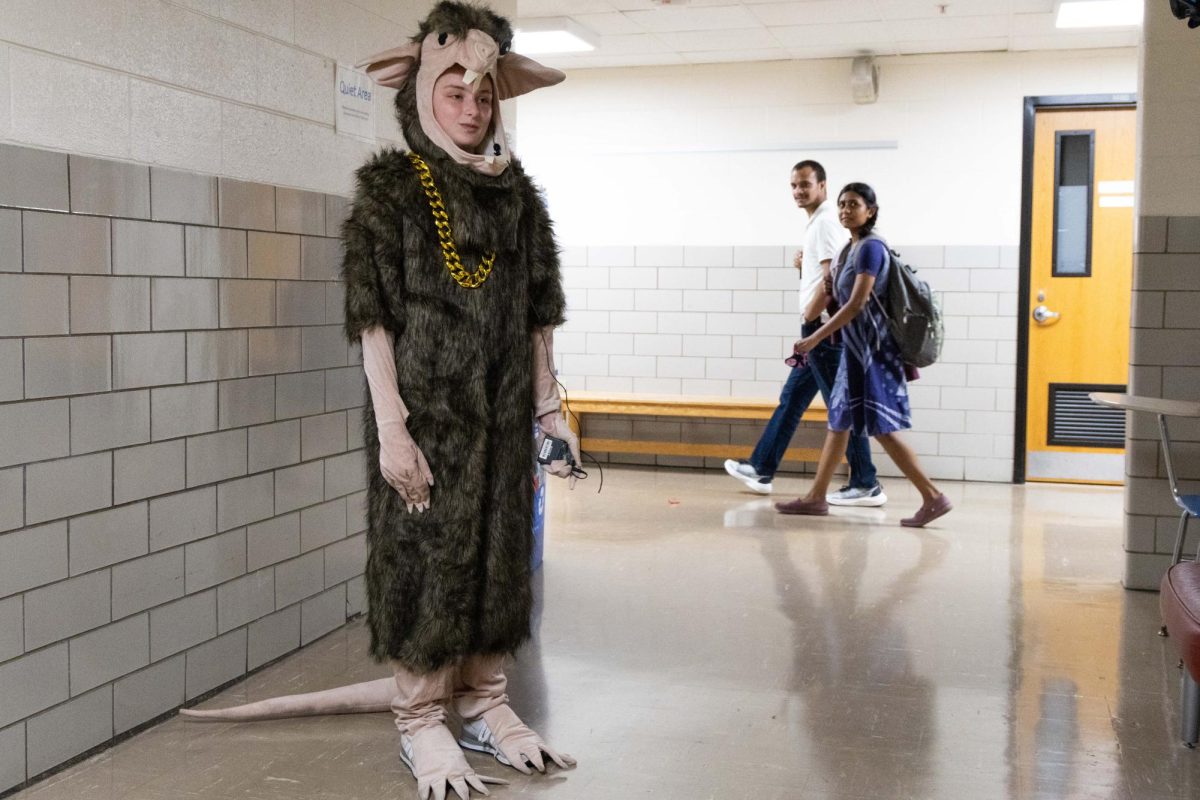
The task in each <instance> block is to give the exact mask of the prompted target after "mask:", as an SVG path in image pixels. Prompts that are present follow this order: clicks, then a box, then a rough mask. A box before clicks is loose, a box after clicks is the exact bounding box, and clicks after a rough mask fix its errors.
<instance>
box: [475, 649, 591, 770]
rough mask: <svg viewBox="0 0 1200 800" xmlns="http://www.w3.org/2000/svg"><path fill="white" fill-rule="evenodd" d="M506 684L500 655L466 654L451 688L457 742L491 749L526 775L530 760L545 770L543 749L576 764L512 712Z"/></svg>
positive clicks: (554, 757)
mask: <svg viewBox="0 0 1200 800" xmlns="http://www.w3.org/2000/svg"><path fill="white" fill-rule="evenodd" d="M507 687H508V678H507V677H505V675H504V657H503V656H497V655H489V656H468V657H467V659H466V660H465V661H463V664H462V669H461V670H460V672H459V681H458V687H457V688H456V690H455V692H454V708H455V710H456V711H457V712H458V713H459V715H460V716H462V719H463V732H462V736H461V737H460V738H459V740H458V743H459V744H461V745H462V746H463V747H468V748H470V749H472V750H479V751H480V752H483V753H491V754H492V755H493V756H495V757H496V760H497V761H499V762H500V763H501V764H504V765H506V766H510V767H513V768H514V769H516V770H519V771H521V772H523V773H525V774H526V775H528V774H530V773H531V772H532V770H531V769H530V768H529V766H528V765H529V764H532V765H533V767H534V768H535V769H537V770H538V772H545V771H546V766H545V762H544V761H543V759H542V754H543V753H545V754H546V755H547V756H549V757H550V758H551V759H552V760H553V761H554V763H555V764H558V766H560V767H562V768H563V769H567V768H568V767H573V766H575V759H573V758H571V757H570V756H569V755H567V754H566V753H559V752H556V751H555V750H554V749H553V748H551V747H550V746H549V745H548V744H546V743H545V742H544V741H542V737H540V736H538V735H537V733H535V732H534V731H533V730H531V729H530V728H529V727H528V726H527V725H525V723H524V722H522V721H521V719H520V717H518V716H517V715H516V714H515V713H514V712H513V710H512V709H511V708H510V707H509V705H508V695H507V694H505V689H506V688H507Z"/></svg>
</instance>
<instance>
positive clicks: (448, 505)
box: [342, 3, 565, 672]
mask: <svg viewBox="0 0 1200 800" xmlns="http://www.w3.org/2000/svg"><path fill="white" fill-rule="evenodd" d="M443 9H446V10H445V11H443ZM426 26H428V30H427V29H426ZM470 28H477V29H480V30H483V31H485V32H488V33H490V34H491V35H492V37H493V38H494V39H495V40H496V41H497V42H506V41H509V40H511V38H512V31H511V29H510V28H509V26H508V23H507V22H506V21H505V20H503V18H500V17H498V16H496V15H495V14H493V13H492V12H490V11H486V10H484V9H480V8H477V7H473V6H463V5H460V4H446V3H444V4H442V5H441V6H439V7H438V9H436V10H435V13H434V14H432V15H431V16H430V18H429V19H428V20H427V22H426V24H425V25H423V26H422V31H421V33H420V34H418V38H420V37H423V36H424V35H425V34H426V33H428V32H429V31H430V30H434V31H448V32H450V33H452V34H455V33H459V32H460V31H462V32H465V31H466V30H467V29H470ZM415 83H416V82H415V81H412V80H410V81H407V82H406V83H405V84H404V86H403V87H402V88H401V90H400V92H399V94H398V95H397V97H396V111H397V116H398V118H399V120H400V123H401V125H402V128H403V131H404V136H405V140H406V141H407V143H408V146H409V148H410V149H411V150H412V151H413V152H415V153H417V154H419V155H420V156H421V157H422V158H424V159H425V161H426V162H427V163H428V165H429V168H430V170H431V172H432V174H433V179H434V181H435V183H436V184H437V187H438V189H439V190H440V192H441V194H442V198H443V200H444V201H445V204H446V210H447V213H448V214H449V217H450V223H451V225H452V227H453V234H454V240H455V242H456V244H457V246H458V252H459V254H460V256H461V257H462V262H463V264H464V265H465V266H466V268H467V270H468V271H472V270H474V269H475V267H476V266H477V265H478V264H479V262H480V260H481V258H482V257H483V255H484V254H485V253H487V252H489V251H491V250H495V252H496V260H495V268H494V270H493V272H492V274H491V276H490V277H489V278H488V280H487V281H486V282H485V283H484V284H483V285H482V286H481V287H479V288H477V289H466V288H463V287H461V286H459V285H458V284H457V283H455V281H454V280H453V279H452V278H451V276H450V273H449V271H448V270H447V269H446V266H445V263H444V261H443V257H442V251H441V248H440V245H439V242H438V236H437V230H436V228H435V227H434V223H433V217H432V214H431V212H430V206H429V201H428V200H427V198H426V196H425V193H424V191H423V189H422V188H421V185H420V183H419V181H418V178H417V175H416V172H415V170H414V168H413V166H412V164H411V163H410V162H409V159H408V158H407V156H406V155H405V154H404V153H403V152H401V151H395V150H387V151H384V152H382V153H380V154H379V155H377V156H375V157H374V158H373V159H372V160H371V161H369V162H368V163H367V164H366V165H364V166H363V167H362V168H361V169H359V171H358V173H357V176H358V185H357V191H356V193H355V197H354V203H353V208H352V211H351V214H350V218H349V219H348V220H347V222H346V224H345V225H344V227H343V237H344V240H345V248H346V250H345V259H344V262H343V265H342V277H343V280H344V281H345V284H346V333H347V335H348V336H349V337H350V338H351V339H352V340H356V339H357V338H358V337H359V336H360V335H361V333H362V331H364V330H365V329H367V328H369V327H371V326H374V325H382V326H385V327H386V328H388V329H389V330H390V331H391V332H392V334H393V335H394V336H395V354H396V373H397V380H398V384H399V386H398V388H399V392H400V396H401V397H402V398H403V399H404V402H405V404H406V405H407V406H408V409H409V411H410V416H409V418H408V420H407V426H408V430H409V432H410V433H411V434H412V437H413V439H414V440H415V441H416V443H417V445H418V446H419V447H420V448H421V450H422V452H423V453H424V454H425V457H426V458H427V459H428V462H429V466H430V469H431V471H432V473H433V476H434V485H433V487H432V503H431V507H430V510H429V511H426V512H425V513H409V512H408V511H407V510H406V508H405V505H404V502H403V501H402V500H401V499H400V497H399V495H398V494H397V493H396V491H395V490H394V489H392V487H391V486H389V485H388V484H387V482H386V481H385V480H384V478H383V475H382V474H381V472H380V470H379V441H378V437H377V432H376V427H375V419H374V414H373V413H372V408H371V403H370V400H369V398H368V400H367V402H366V408H365V413H364V414H363V430H364V439H365V442H366V457H367V467H368V475H369V486H368V523H369V530H368V534H367V539H368V544H369V547H370V554H369V557H368V560H367V568H366V582H367V598H368V603H369V612H368V622H369V625H370V629H371V652H372V654H373V655H374V656H375V658H377V659H380V660H383V659H394V660H396V661H398V662H400V663H401V664H402V665H403V666H405V667H406V668H408V669H410V670H413V671H415V672H427V671H431V670H434V669H437V668H440V667H442V666H445V665H447V664H450V663H453V662H454V661H455V660H456V659H459V658H461V657H463V656H467V655H473V654H492V653H511V652H512V651H514V650H515V649H516V648H517V647H518V646H519V645H520V644H521V643H522V642H523V641H524V640H525V639H526V638H527V637H528V635H529V615H530V608H531V591H530V567H529V560H530V550H531V546H532V534H531V527H532V485H531V480H530V468H531V464H532V446H533V445H532V425H533V404H532V383H531V381H532V347H531V333H532V332H533V330H534V329H535V328H539V327H542V326H556V325H559V324H561V323H562V322H563V319H564V317H563V314H564V307H565V301H564V297H563V291H562V286H561V279H560V275H559V264H558V252H557V248H556V246H555V242H554V238H553V231H552V229H551V222H550V218H549V216H548V214H547V212H546V208H545V204H544V202H543V200H542V198H541V196H540V194H539V193H538V191H537V190H536V188H535V187H534V186H533V184H532V182H531V181H530V180H529V178H528V177H527V176H526V175H525V173H524V171H523V170H522V169H521V166H520V164H519V162H517V161H516V160H513V162H512V163H511V164H510V166H509V167H508V169H506V170H505V171H504V172H502V173H501V174H500V175H497V176H494V177H492V176H487V175H483V174H481V173H479V172H476V171H474V170H472V169H470V168H468V167H464V166H462V165H460V164H458V163H456V162H455V161H454V160H452V159H451V158H450V157H449V156H447V154H446V153H445V152H444V151H443V150H441V149H440V148H438V147H437V146H435V145H433V144H432V143H431V142H430V141H429V139H428V137H427V136H426V135H425V134H424V132H423V131H422V129H421V126H420V124H419V122H418V118H417V108H416V96H415Z"/></svg>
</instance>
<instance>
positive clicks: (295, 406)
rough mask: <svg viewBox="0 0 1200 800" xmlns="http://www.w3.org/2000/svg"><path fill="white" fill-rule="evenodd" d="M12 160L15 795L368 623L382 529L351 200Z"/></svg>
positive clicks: (5, 283)
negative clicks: (267, 667)
mask: <svg viewBox="0 0 1200 800" xmlns="http://www.w3.org/2000/svg"><path fill="white" fill-rule="evenodd" d="M0 172H2V173H3V174H4V175H5V176H7V177H6V179H5V181H3V184H4V185H3V186H0V793H3V792H5V791H6V790H8V789H10V788H12V787H14V786H16V785H19V784H21V783H22V782H24V781H25V780H27V779H32V778H34V777H36V776H37V775H39V774H41V773H43V772H45V771H46V770H49V769H53V768H54V767H55V766H57V765H58V764H60V763H62V762H63V761H64V760H68V759H71V758H73V757H75V756H77V755H78V754H79V753H82V752H85V751H87V750H89V749H91V748H93V747H95V746H97V745H100V744H103V743H105V742H107V741H109V740H110V739H112V737H113V736H114V735H119V734H121V733H123V732H125V731H127V730H129V729H131V728H134V727H136V726H138V725H140V724H142V723H144V722H146V721H148V720H150V719H153V718H154V717H155V716H157V715H159V714H162V713H164V712H167V711H170V710H171V709H172V708H175V707H177V706H179V705H180V704H182V703H183V702H184V701H185V698H193V697H196V696H197V695H199V694H202V693H203V692H206V691H208V690H209V689H212V688H214V687H216V686H219V685H221V684H222V683H225V682H227V681H230V680H233V679H235V678H237V677H238V676H240V675H244V674H245V673H246V672H247V671H248V670H250V669H253V668H255V667H257V666H260V665H261V664H263V663H265V662H266V661H269V660H271V659H273V658H276V657H278V656H280V655H283V654H284V653H286V652H288V651H289V650H292V649H294V648H296V647H299V646H300V644H301V643H302V642H309V641H311V640H312V639H314V638H316V637H318V636H320V635H322V634H324V633H326V632H328V631H330V630H332V629H333V628H335V627H337V626H338V625H340V624H341V623H342V622H344V621H345V619H346V618H347V617H348V616H350V615H352V614H354V613H359V612H360V611H361V610H362V604H363V601H362V581H361V574H362V569H363V565H364V563H365V541H364V540H365V537H364V536H363V535H362V532H363V529H364V528H365V520H364V518H363V514H362V509H361V506H362V490H363V487H364V482H363V468H362V465H361V463H359V462H361V460H362V453H361V447H362V444H361V436H360V435H359V433H358V430H357V428H358V420H359V413H360V407H361V405H362V379H361V367H360V366H359V362H360V359H359V355H358V352H357V350H356V349H355V348H352V347H349V346H348V345H347V344H346V342H345V340H344V339H342V337H341V332H340V327H339V326H340V324H341V321H342V308H341V302H342V290H341V287H340V286H339V284H338V282H337V264H338V259H339V257H340V243H339V241H338V239H337V232H338V228H339V226H340V224H341V220H342V217H343V215H344V214H345V212H346V202H345V199H344V198H341V197H336V196H333V195H323V194H319V193H313V192H303V191H298V190H294V189H286V188H280V187H274V186H268V185H263V184H254V183H245V182H240V181H232V180H225V179H218V178H214V177H211V176H206V175H195V174H191V173H187V172H180V171H176V170H167V169H159V168H150V167H146V166H140V165H136V164H127V163H120V162H113V161H104V160H100V159H95V158H90V157H79V156H74V155H64V154H60V153H49V152H44V151H39V150H33V149H28V148H22V147H14V146H10V145H0ZM9 178H11V180H9ZM64 720H66V721H69V724H67V723H66V722H64ZM64 731H66V732H67V733H65V734H64Z"/></svg>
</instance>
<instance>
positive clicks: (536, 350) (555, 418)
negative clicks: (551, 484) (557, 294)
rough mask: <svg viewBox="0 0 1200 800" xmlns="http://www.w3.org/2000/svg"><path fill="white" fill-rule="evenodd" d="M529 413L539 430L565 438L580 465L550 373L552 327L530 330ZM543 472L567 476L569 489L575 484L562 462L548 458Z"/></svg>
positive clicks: (576, 445) (575, 442) (576, 441)
mask: <svg viewBox="0 0 1200 800" xmlns="http://www.w3.org/2000/svg"><path fill="white" fill-rule="evenodd" d="M533 415H534V416H535V417H537V421H538V426H539V427H540V428H541V429H542V433H544V434H545V435H547V436H554V437H556V438H558V439H562V440H563V441H565V442H566V443H567V447H568V448H570V450H571V457H572V458H574V459H575V463H576V464H577V465H578V466H581V467H582V466H583V461H582V459H581V458H580V455H579V437H578V436H576V435H575V431H573V430H571V427H570V426H569V425H567V422H566V420H565V419H563V415H562V399H561V398H560V397H559V395H558V379H557V378H555V376H554V329H553V328H551V327H545V328H538V329H537V330H535V331H534V332H533ZM546 471H547V472H549V473H550V474H551V475H557V476H558V477H560V478H568V479H569V481H570V486H571V488H574V487H575V477H574V475H573V474H572V470H571V465H570V464H568V463H567V462H566V461H552V462H550V463H549V464H547V465H546Z"/></svg>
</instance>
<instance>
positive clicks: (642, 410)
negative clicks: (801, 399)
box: [567, 391, 828, 461]
mask: <svg viewBox="0 0 1200 800" xmlns="http://www.w3.org/2000/svg"><path fill="white" fill-rule="evenodd" d="M567 399H568V400H569V401H570V402H569V405H570V409H571V411H572V412H573V413H572V414H571V415H570V416H569V418H570V420H571V427H572V428H573V429H574V430H575V433H576V434H579V433H580V430H579V427H580V421H579V420H580V419H581V418H582V417H583V416H584V415H585V414H625V415H639V416H652V417H682V418H685V419H704V418H715V419H756V420H768V419H770V418H771V414H773V413H774V412H775V407H776V406H777V405H778V403H779V401H778V399H777V398H770V399H763V398H743V397H709V396H704V395H656V394H620V393H612V392H584V391H573V392H571V393H570V394H569V396H568V398H567ZM801 419H802V420H803V421H805V422H825V421H826V420H827V419H828V413H827V412H826V410H825V405H824V403H823V402H822V401H821V398H820V397H819V396H818V397H817V398H816V400H815V401H814V403H813V405H811V406H810V407H809V408H808V410H807V411H805V412H804V416H803V417H801ZM580 446H581V447H582V448H583V449H584V450H587V451H590V452H593V453H651V454H654V455H663V456H708V457H712V458H747V457H748V456H749V455H750V453H751V452H752V451H753V450H754V447H753V445H746V444H705V443H699V442H663V441H653V440H638V439H629V440H626V439H600V438H594V437H586V436H581V437H580ZM820 455H821V450H820V448H817V447H792V448H789V449H788V451H787V453H786V454H785V455H784V460H785V461H816V460H817V459H818V458H819V457H820Z"/></svg>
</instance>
